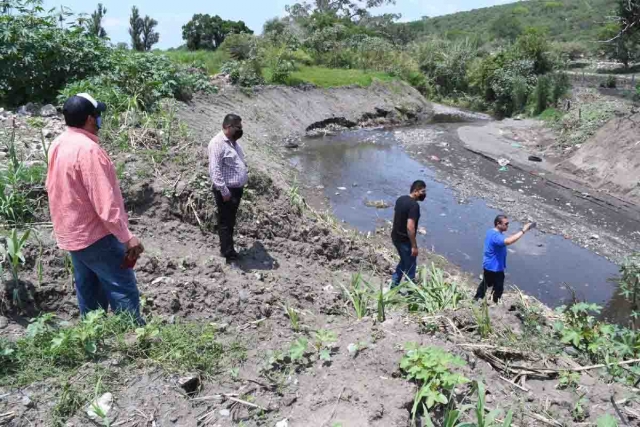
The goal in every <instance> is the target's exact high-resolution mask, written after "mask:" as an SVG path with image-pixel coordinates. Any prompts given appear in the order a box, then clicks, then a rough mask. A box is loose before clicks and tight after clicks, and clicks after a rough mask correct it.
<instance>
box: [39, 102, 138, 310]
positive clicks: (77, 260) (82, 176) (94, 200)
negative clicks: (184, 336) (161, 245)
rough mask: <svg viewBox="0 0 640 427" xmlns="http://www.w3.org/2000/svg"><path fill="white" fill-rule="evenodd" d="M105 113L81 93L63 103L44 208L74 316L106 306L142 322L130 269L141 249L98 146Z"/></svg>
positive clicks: (51, 152) (112, 172) (111, 169)
mask: <svg viewBox="0 0 640 427" xmlns="http://www.w3.org/2000/svg"><path fill="white" fill-rule="evenodd" d="M105 110H106V106H105V104H103V103H101V102H97V101H96V100H95V99H93V98H92V97H91V96H90V95H88V94H86V93H81V94H78V95H76V96H72V97H71V98H69V99H68V100H67V101H66V102H65V103H64V107H63V111H62V112H63V114H64V119H65V122H66V124H67V130H66V131H65V132H64V133H63V134H61V135H60V136H59V137H57V138H56V139H55V140H54V141H53V143H52V144H51V148H50V150H49V167H48V170H47V192H48V193H49V210H50V212H51V220H52V222H53V230H54V233H55V236H56V240H57V242H58V246H59V247H60V248H61V249H64V250H67V251H69V252H70V253H71V260H72V262H73V270H74V277H75V282H76V291H77V294H78V304H79V306H80V313H81V314H82V315H85V314H86V313H88V312H89V311H92V310H97V309H100V308H102V309H104V310H105V311H106V310H107V309H108V307H109V306H111V309H112V310H113V311H115V312H119V311H128V312H130V313H131V314H132V315H133V316H134V317H135V318H136V320H138V321H139V322H142V319H141V317H140V309H139V305H140V297H139V292H138V287H137V284H136V277H135V274H134V272H133V269H132V267H133V265H134V264H135V262H136V260H137V259H138V257H139V256H140V254H141V253H142V252H143V251H144V248H143V246H142V243H140V240H138V238H137V237H136V236H134V235H133V234H131V232H130V231H129V220H128V217H127V211H126V210H125V207H124V201H123V199H122V193H121V192H120V187H119V185H118V180H117V178H116V171H115V168H114V166H113V163H111V160H110V159H109V156H108V155H107V153H106V152H105V151H104V150H103V149H102V147H100V145H99V140H98V136H97V135H98V131H99V129H100V126H101V123H102V117H101V114H102V112H104V111H105Z"/></svg>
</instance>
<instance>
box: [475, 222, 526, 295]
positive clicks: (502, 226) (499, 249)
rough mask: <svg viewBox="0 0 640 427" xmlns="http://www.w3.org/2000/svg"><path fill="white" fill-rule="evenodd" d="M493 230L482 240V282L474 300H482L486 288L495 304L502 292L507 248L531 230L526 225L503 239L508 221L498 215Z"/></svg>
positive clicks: (507, 227)
mask: <svg viewBox="0 0 640 427" xmlns="http://www.w3.org/2000/svg"><path fill="white" fill-rule="evenodd" d="M493 224H494V225H495V228H492V229H491V230H489V231H487V236H486V237H485V239H484V258H483V262H482V268H483V269H484V273H483V275H482V277H483V278H482V282H480V286H478V291H477V292H476V296H475V299H476V300H479V299H481V298H484V296H485V294H486V293H487V288H493V302H495V303H497V302H498V301H500V298H502V292H504V270H505V269H506V268H507V246H510V245H513V244H514V243H515V242H517V241H518V240H520V239H521V238H522V236H524V235H525V233H526V232H527V231H529V229H530V228H531V224H526V225H525V226H524V227H523V228H522V230H520V231H518V232H517V233H516V234H514V235H513V236H511V237H504V236H503V233H504V232H505V231H507V230H508V229H509V219H508V218H507V217H506V216H505V215H498V216H497V217H496V219H495V220H494V221H493Z"/></svg>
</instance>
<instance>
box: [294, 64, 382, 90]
mask: <svg viewBox="0 0 640 427" xmlns="http://www.w3.org/2000/svg"><path fill="white" fill-rule="evenodd" d="M375 80H380V81H387V82H388V81H392V80H394V77H393V76H391V75H389V74H387V73H382V72H366V71H362V70H343V69H331V68H325V67H300V68H299V69H298V70H297V71H294V72H293V73H291V76H290V79H289V82H288V84H291V82H296V83H299V82H305V83H311V84H313V85H316V86H318V87H322V88H331V87H342V86H351V85H355V86H361V87H368V86H371V84H372V83H373V82H374V81H375Z"/></svg>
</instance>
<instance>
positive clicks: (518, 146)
mask: <svg viewBox="0 0 640 427" xmlns="http://www.w3.org/2000/svg"><path fill="white" fill-rule="evenodd" d="M511 146H512V147H513V148H522V144H518V143H517V142H512V143H511Z"/></svg>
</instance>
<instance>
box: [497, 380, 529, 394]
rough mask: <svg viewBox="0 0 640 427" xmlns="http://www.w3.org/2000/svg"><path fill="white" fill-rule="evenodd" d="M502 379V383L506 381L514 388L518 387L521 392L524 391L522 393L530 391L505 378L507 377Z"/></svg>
mask: <svg viewBox="0 0 640 427" xmlns="http://www.w3.org/2000/svg"><path fill="white" fill-rule="evenodd" d="M500 379H501V380H502V381H506V382H508V383H509V384H511V385H512V386H514V387H517V388H519V389H520V390H522V391H529V390H528V389H526V388H524V387H522V386H521V385H519V384H516V383H515V382H513V381H511V380H509V379H507V378H505V377H500Z"/></svg>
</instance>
